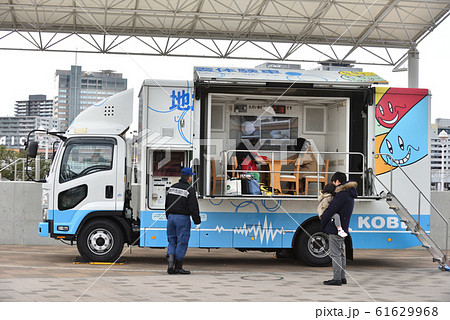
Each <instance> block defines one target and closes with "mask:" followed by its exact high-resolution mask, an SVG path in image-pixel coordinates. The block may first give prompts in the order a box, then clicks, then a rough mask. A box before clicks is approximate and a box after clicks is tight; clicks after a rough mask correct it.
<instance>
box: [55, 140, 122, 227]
mask: <svg viewBox="0 0 450 320" xmlns="http://www.w3.org/2000/svg"><path fill="white" fill-rule="evenodd" d="M117 149H118V148H117V141H116V139H114V138H72V139H69V140H67V142H66V144H65V148H64V152H63V155H62V160H61V163H60V165H59V168H58V170H57V175H56V177H55V189H54V190H55V191H54V192H55V194H54V197H53V199H54V202H55V203H54V206H53V207H54V208H55V210H54V227H53V228H54V230H53V232H54V233H63V234H74V233H75V232H76V230H77V228H78V226H79V224H80V223H81V221H82V220H83V218H84V217H85V216H86V215H87V214H89V213H91V212H92V211H116V210H118V209H117V203H116V201H117V199H116V194H117V193H118V190H117V182H116V181H117V165H118V164H117V159H118V156H117V155H118V151H117ZM122 202H123V201H122Z"/></svg>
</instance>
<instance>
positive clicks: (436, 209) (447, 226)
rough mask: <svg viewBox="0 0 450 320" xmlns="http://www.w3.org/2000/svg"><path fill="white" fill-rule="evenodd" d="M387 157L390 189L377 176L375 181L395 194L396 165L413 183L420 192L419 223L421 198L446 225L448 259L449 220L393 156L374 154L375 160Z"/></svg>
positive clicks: (418, 220) (418, 199)
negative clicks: (388, 160)
mask: <svg viewBox="0 0 450 320" xmlns="http://www.w3.org/2000/svg"><path fill="white" fill-rule="evenodd" d="M382 156H385V157H387V158H388V159H390V164H389V165H390V171H389V174H390V176H389V188H388V187H387V186H386V185H385V184H384V183H383V182H382V181H381V179H379V178H378V177H377V176H376V175H375V174H374V175H373V176H374V177H375V179H376V180H377V181H378V182H379V183H380V185H381V186H382V187H383V188H384V189H385V190H386V191H388V192H389V193H393V186H394V183H393V182H394V170H393V169H394V163H395V168H396V170H397V169H398V170H400V172H402V174H403V175H404V176H405V177H406V178H407V179H408V181H409V182H410V183H411V185H412V186H413V187H414V188H415V189H416V190H417V191H418V194H419V196H418V197H417V201H418V204H417V217H418V218H417V223H418V224H419V225H420V214H421V209H420V208H421V198H423V199H424V200H425V201H426V202H427V203H428V204H429V205H430V206H431V208H433V210H434V211H435V212H436V213H437V214H438V215H439V217H440V218H441V219H442V220H443V221H444V223H445V226H446V228H445V232H446V234H445V239H446V240H445V254H446V256H447V257H448V229H449V224H448V220H447V219H446V218H445V216H444V215H443V214H442V213H441V212H440V211H439V210H438V208H436V206H435V205H434V204H433V203H432V202H431V200H430V199H429V198H428V197H427V196H426V195H425V194H424V193H423V192H422V190H420V188H419V187H418V186H417V184H416V183H415V182H414V181H413V180H412V179H411V177H410V176H409V175H408V174H407V173H406V172H405V170H403V168H402V167H401V166H400V165H399V164H398V163H397V161H395V159H394V158H392V156H391V155H389V154H386V153H376V154H374V159H377V158H378V157H382Z"/></svg>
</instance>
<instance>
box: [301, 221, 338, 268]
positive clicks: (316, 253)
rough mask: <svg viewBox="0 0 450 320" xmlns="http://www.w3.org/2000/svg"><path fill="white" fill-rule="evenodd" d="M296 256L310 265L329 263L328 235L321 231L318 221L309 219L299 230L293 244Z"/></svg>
mask: <svg viewBox="0 0 450 320" xmlns="http://www.w3.org/2000/svg"><path fill="white" fill-rule="evenodd" d="M294 253H295V255H296V257H297V258H298V259H300V260H303V261H304V262H305V263H307V264H308V265H310V266H314V267H325V266H328V265H330V263H331V258H330V256H329V241H328V235H327V234H326V233H324V232H322V227H321V225H320V222H319V221H311V222H310V223H308V224H307V225H306V226H304V227H303V229H302V230H300V234H299V236H298V237H297V239H296V243H295V246H294Z"/></svg>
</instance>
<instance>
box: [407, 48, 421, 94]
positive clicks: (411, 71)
mask: <svg viewBox="0 0 450 320" xmlns="http://www.w3.org/2000/svg"><path fill="white" fill-rule="evenodd" d="M408 87H409V88H418V87H419V51H418V50H417V48H416V47H412V48H410V49H409V51H408Z"/></svg>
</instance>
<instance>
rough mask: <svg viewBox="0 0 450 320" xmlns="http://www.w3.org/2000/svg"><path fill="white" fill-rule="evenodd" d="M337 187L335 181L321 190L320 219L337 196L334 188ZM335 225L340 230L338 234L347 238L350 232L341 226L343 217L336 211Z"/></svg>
mask: <svg viewBox="0 0 450 320" xmlns="http://www.w3.org/2000/svg"><path fill="white" fill-rule="evenodd" d="M335 189H336V187H335V185H334V184H333V183H329V184H327V185H326V186H325V187H324V188H323V190H322V191H320V195H319V206H318V207H317V214H318V215H319V219H321V217H322V214H323V212H324V211H325V210H326V208H328V206H329V205H330V202H331V200H333V198H334V196H335V194H336V193H335V192H334V190H335ZM332 218H333V221H334V225H335V226H336V228H337V230H338V235H339V236H340V237H342V238H345V237H346V236H348V234H347V233H346V232H345V231H344V229H342V226H341V217H340V216H339V214H337V213H335V214H334V215H333V216H332Z"/></svg>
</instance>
